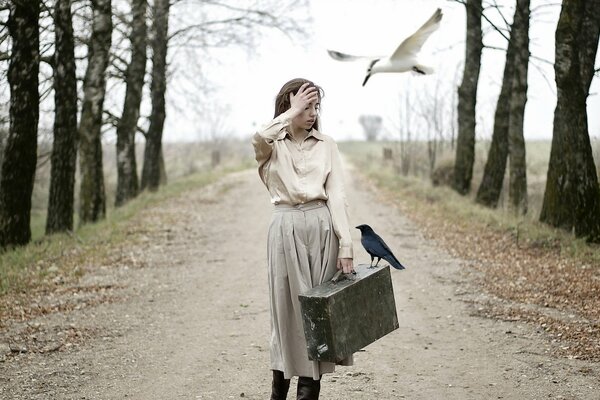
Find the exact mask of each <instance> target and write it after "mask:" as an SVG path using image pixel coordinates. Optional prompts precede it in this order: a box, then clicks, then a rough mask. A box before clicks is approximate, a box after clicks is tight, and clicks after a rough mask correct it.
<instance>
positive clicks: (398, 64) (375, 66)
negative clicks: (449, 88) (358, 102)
mask: <svg viewBox="0 0 600 400" xmlns="http://www.w3.org/2000/svg"><path fill="white" fill-rule="evenodd" d="M441 20H442V10H441V9H439V8H438V9H437V10H436V11H435V12H434V13H433V15H432V16H431V18H429V19H428V20H427V22H425V23H424V24H423V26H422V27H420V28H419V29H418V30H417V31H416V32H415V33H413V34H412V35H411V36H409V37H407V38H406V39H404V41H403V42H402V43H400V46H398V48H397V49H396V51H394V54H392V55H391V56H390V57H368V56H353V55H350V54H344V53H340V52H339V51H335V50H327V52H328V53H329V55H330V56H331V57H332V58H333V59H335V60H338V61H354V60H359V59H365V58H366V59H370V60H371V63H370V64H369V67H368V68H367V76H365V80H364V82H363V86H365V84H366V83H367V81H368V80H369V78H370V77H371V75H373V74H376V73H378V72H407V71H414V72H417V73H419V74H422V75H426V74H431V73H433V68H431V67H428V66H426V65H423V64H421V63H420V62H419V61H418V60H417V56H418V54H419V51H420V50H421V47H423V43H425V41H426V40H427V38H428V37H429V35H431V34H432V33H433V32H434V31H435V30H436V29H438V28H439V27H440V21H441Z"/></svg>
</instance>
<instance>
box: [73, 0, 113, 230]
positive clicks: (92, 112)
mask: <svg viewBox="0 0 600 400" xmlns="http://www.w3.org/2000/svg"><path fill="white" fill-rule="evenodd" d="M92 7H93V13H94V22H93V26H92V35H91V37H90V41H89V47H88V66H87V70H86V72H85V79H84V81H83V92H84V97H83V104H82V108H81V120H80V122H79V139H80V145H79V163H80V170H81V188H80V196H79V201H80V208H79V218H80V223H87V222H94V221H97V220H99V219H102V218H104V216H105V215H106V197H105V196H106V195H105V193H104V176H103V171H102V142H101V128H102V111H103V106H104V95H105V93H106V79H105V76H104V75H105V72H106V68H107V67H108V61H109V60H108V58H109V52H110V46H111V34H112V21H111V0H92Z"/></svg>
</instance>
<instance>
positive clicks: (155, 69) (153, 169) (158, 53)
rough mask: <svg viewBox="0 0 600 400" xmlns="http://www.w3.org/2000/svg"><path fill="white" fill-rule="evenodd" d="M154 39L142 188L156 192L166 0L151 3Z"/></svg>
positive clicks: (164, 69) (162, 111) (164, 87)
mask: <svg viewBox="0 0 600 400" xmlns="http://www.w3.org/2000/svg"><path fill="white" fill-rule="evenodd" d="M153 29H154V38H153V41H152V51H153V54H152V83H151V85H150V92H151V97H152V114H151V115H150V127H149V128H148V133H147V134H146V148H145V150H144V167H143V169H142V189H149V190H151V191H154V190H157V189H158V186H159V185H160V180H161V176H160V175H161V174H160V155H161V147H162V133H163V127H164V123H165V116H166V114H165V92H166V90H167V76H166V75H167V47H168V38H167V32H168V30H169V1H168V0H155V2H154V25H153Z"/></svg>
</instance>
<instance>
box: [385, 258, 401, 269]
mask: <svg viewBox="0 0 600 400" xmlns="http://www.w3.org/2000/svg"><path fill="white" fill-rule="evenodd" d="M384 260H385V261H387V262H389V263H390V265H391V266H392V267H394V268H396V269H405V268H404V265H402V264H400V261H398V259H397V258H396V257H395V256H394V255H393V254H390V255H389V256H386V257H384Z"/></svg>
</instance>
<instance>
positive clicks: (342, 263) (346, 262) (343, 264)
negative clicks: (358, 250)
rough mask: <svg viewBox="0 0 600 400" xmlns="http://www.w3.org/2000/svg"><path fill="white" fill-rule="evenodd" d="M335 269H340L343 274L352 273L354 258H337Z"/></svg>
mask: <svg viewBox="0 0 600 400" xmlns="http://www.w3.org/2000/svg"><path fill="white" fill-rule="evenodd" d="M337 269H341V270H343V271H344V273H345V274H351V273H354V260H353V259H352V258H338V259H337Z"/></svg>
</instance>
